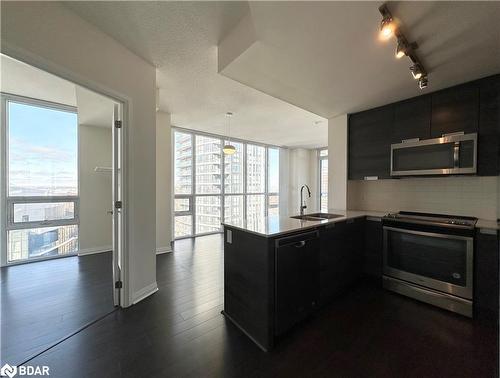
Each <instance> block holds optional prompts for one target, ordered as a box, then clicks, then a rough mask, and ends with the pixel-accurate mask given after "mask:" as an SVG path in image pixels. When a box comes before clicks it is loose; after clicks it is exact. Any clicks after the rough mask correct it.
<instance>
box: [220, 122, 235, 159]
mask: <svg viewBox="0 0 500 378" xmlns="http://www.w3.org/2000/svg"><path fill="white" fill-rule="evenodd" d="M232 116H233V113H231V112H227V113H226V117H227V143H226V144H224V147H222V151H223V152H224V153H225V154H226V155H232V154H234V153H235V152H236V147H234V146H233V145H232V144H231V117H232Z"/></svg>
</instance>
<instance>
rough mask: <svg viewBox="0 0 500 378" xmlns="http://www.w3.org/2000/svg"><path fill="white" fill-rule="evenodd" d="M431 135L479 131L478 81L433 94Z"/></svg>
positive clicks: (439, 135) (438, 135)
mask: <svg viewBox="0 0 500 378" xmlns="http://www.w3.org/2000/svg"><path fill="white" fill-rule="evenodd" d="M431 97H432V117H431V136H432V137H433V138H439V137H441V136H442V135H443V134H450V133H456V132H460V131H463V132H465V133H474V132H477V131H478V118H479V117H478V115H479V89H478V85H477V83H475V82H474V83H469V84H463V85H459V86H456V87H452V88H448V89H445V90H442V91H439V92H436V93H433V94H432V95H431Z"/></svg>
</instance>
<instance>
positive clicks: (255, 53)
mask: <svg viewBox="0 0 500 378" xmlns="http://www.w3.org/2000/svg"><path fill="white" fill-rule="evenodd" d="M65 4H66V5H67V6H68V7H70V8H71V9H73V10H74V11H75V12H77V13H78V14H79V15H80V16H82V17H83V18H85V19H86V20H88V21H89V22H91V23H93V24H94V25H96V26H97V27H99V28H100V29H102V30H103V31H104V32H106V33H107V34H109V35H111V36H112V37H113V38H115V39H116V40H117V41H119V42H120V43H122V44H123V45H125V46H126V47H128V48H129V49H130V50H131V51H133V52H135V53H136V54H138V55H139V56H142V57H143V58H144V59H145V60H147V61H149V62H151V63H153V64H155V65H156V66H157V67H158V73H157V85H158V87H159V88H160V108H161V109H163V110H165V111H168V112H170V113H171V114H172V122H173V124H174V125H176V126H180V127H186V128H192V129H199V130H205V131H210V132H216V133H226V131H225V130H224V127H223V125H224V113H225V112H226V111H232V112H234V113H235V117H234V118H233V128H232V134H233V135H234V136H237V137H240V138H245V139H250V140H258V141H263V142H267V143H273V144H277V145H288V146H307V147H313V146H321V145H325V144H326V143H327V127H326V121H325V120H324V118H322V117H332V116H335V115H339V114H343V113H346V112H353V111H358V110H362V109H367V108H370V107H374V106H377V105H382V104H385V103H389V102H392V101H396V100H400V99H404V98H407V97H411V96H415V95H418V94H420V93H421V91H420V90H419V89H418V87H417V84H416V82H415V81H414V80H413V79H412V78H411V76H410V74H409V70H408V67H409V65H410V63H409V61H408V60H407V59H406V58H403V59H401V60H396V59H395V58H394V49H395V41H394V40H391V41H388V42H382V41H380V40H379V39H378V25H379V22H380V19H381V16H380V14H379V12H378V9H377V8H378V6H379V5H380V4H381V3H380V2H250V3H247V2H119V3H117V2H66V3H65ZM389 7H390V9H391V11H392V12H393V14H394V15H395V16H396V17H397V18H398V19H399V21H400V22H401V25H402V29H403V31H404V32H405V34H406V35H407V37H408V38H409V39H410V40H411V41H414V40H415V41H417V42H418V43H419V45H420V48H419V49H418V51H417V53H418V55H419V56H420V57H421V58H422V61H423V63H424V65H425V67H426V68H427V70H428V71H429V82H430V85H429V88H428V89H426V91H427V92H429V91H434V90H437V89H440V88H443V87H446V86H450V85H453V84H457V83H460V82H465V81H468V80H472V79H475V78H478V77H482V76H486V75H489V74H493V73H498V72H500V46H499V42H500V22H498V20H499V19H500V2H410V1H408V2H390V3H389ZM249 12H250V13H249ZM249 14H250V17H251V20H252V22H253V25H254V27H255V30H256V41H255V43H253V44H252V45H251V46H250V48H248V49H247V47H248V46H243V47H244V48H242V50H241V52H242V53H241V54H240V55H238V56H237V57H235V59H234V60H232V61H230V62H229V64H228V65H227V66H226V67H225V68H224V70H223V71H222V73H223V75H222V74H218V73H217V70H218V67H217V45H218V44H219V43H220V42H221V41H222V40H225V39H227V38H228V36H230V35H231V33H232V31H233V30H234V28H235V27H236V26H237V25H238V23H239V21H240V20H242V19H243V18H244V17H246V16H248V15H249ZM231 79H234V80H231ZM242 83H243V84H242ZM264 93H267V94H269V95H266V94H264ZM278 99H282V100H283V101H280V100H278ZM290 104H294V105H296V106H293V105H290ZM303 109H306V110H303ZM315 114H317V115H319V116H317V115H315ZM318 120H319V121H323V122H322V123H320V124H318V125H315V121H318Z"/></svg>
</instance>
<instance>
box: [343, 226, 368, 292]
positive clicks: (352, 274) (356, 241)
mask: <svg viewBox="0 0 500 378" xmlns="http://www.w3.org/2000/svg"><path fill="white" fill-rule="evenodd" d="M364 226H365V220H364V218H355V219H348V220H347V221H346V227H347V248H346V249H345V251H344V253H345V258H346V260H347V261H348V269H347V272H348V273H347V275H346V277H345V279H344V282H343V284H344V287H348V286H351V285H352V284H354V283H355V282H357V281H358V280H359V278H360V277H361V274H362V272H363V250H364V245H365V243H364V240H365V239H364V236H365V228H364Z"/></svg>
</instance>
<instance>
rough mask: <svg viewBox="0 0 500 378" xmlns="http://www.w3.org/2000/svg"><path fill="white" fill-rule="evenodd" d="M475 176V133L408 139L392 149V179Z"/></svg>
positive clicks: (392, 146) (394, 145) (393, 145)
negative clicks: (404, 177)
mask: <svg viewBox="0 0 500 378" xmlns="http://www.w3.org/2000/svg"><path fill="white" fill-rule="evenodd" d="M476 172H477V133H471V134H464V133H455V134H448V135H443V136H442V137H441V138H434V139H425V140H419V139H409V140H406V141H403V142H401V143H396V144H392V145H391V176H396V177H397V176H418V175H422V176H427V175H459V174H474V173H476Z"/></svg>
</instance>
